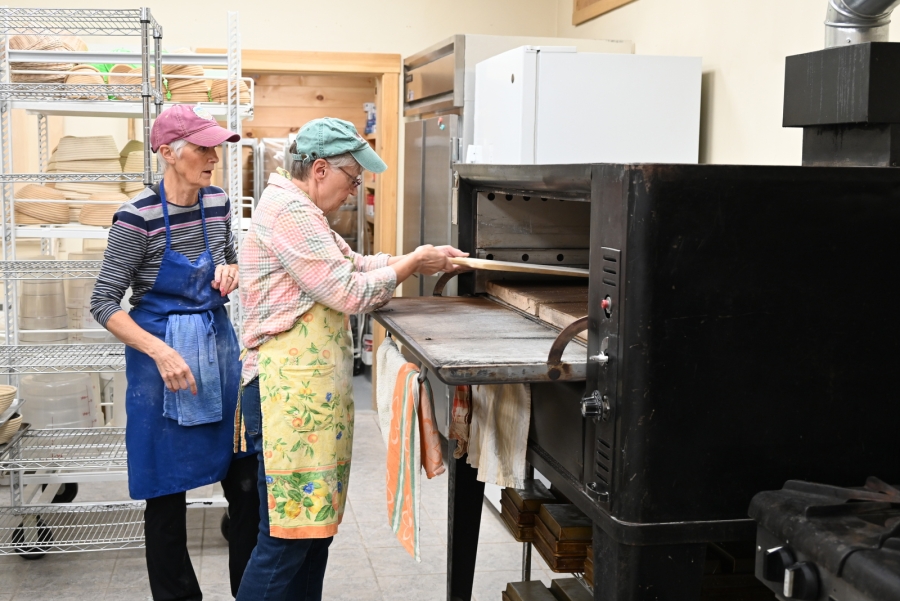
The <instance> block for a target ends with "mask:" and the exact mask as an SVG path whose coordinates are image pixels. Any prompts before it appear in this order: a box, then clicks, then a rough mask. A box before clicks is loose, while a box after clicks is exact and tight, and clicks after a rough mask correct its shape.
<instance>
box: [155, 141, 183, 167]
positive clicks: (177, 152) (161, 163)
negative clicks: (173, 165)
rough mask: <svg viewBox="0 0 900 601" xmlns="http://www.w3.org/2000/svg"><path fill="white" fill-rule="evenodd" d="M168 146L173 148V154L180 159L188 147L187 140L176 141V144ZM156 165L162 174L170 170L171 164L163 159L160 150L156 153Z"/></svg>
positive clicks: (172, 143)
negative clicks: (182, 152)
mask: <svg viewBox="0 0 900 601" xmlns="http://www.w3.org/2000/svg"><path fill="white" fill-rule="evenodd" d="M166 146H168V147H169V148H171V149H172V152H174V153H175V156H176V157H178V158H179V159H180V158H181V151H182V150H184V147H185V146H187V140H184V139H181V140H175V141H174V142H171V143H169V144H166ZM156 164H157V165H159V172H160V173H165V172H166V169H168V168H169V163H168V162H167V161H166V159H164V158H163V156H162V153H161V152H160V151H159V150H157V151H156Z"/></svg>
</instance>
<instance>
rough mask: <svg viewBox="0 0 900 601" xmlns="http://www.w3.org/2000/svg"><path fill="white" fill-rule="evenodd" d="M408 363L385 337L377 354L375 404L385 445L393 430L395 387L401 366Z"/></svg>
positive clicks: (395, 345) (391, 341) (390, 340)
mask: <svg viewBox="0 0 900 601" xmlns="http://www.w3.org/2000/svg"><path fill="white" fill-rule="evenodd" d="M406 363H407V361H406V358H405V357H404V356H403V355H402V354H400V349H398V348H397V344H396V343H395V342H394V341H393V340H392V339H390V338H385V339H384V342H382V343H381V346H379V347H378V352H377V353H376V355H375V404H376V405H377V406H378V424H379V425H380V426H381V437H382V438H383V439H384V446H385V447H387V445H388V436H389V435H390V432H391V403H393V401H394V387H395V386H396V385H397V375H398V374H399V373H400V368H401V367H403V366H404V365H405V364H406Z"/></svg>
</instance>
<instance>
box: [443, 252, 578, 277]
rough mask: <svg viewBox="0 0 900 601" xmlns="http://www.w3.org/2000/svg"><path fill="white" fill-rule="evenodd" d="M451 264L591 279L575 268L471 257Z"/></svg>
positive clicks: (462, 258)
mask: <svg viewBox="0 0 900 601" xmlns="http://www.w3.org/2000/svg"><path fill="white" fill-rule="evenodd" d="M450 262H451V263H453V264H454V265H459V266H461V267H469V268H471V269H484V270H487V271H510V272H515V273H532V274H541V275H567V276H572V277H578V278H586V277H589V275H590V272H589V271H588V270H587V269H576V268H575V267H557V266H555V265H529V264H528V263H513V262H512V261H487V260H485V259H471V258H469V257H453V258H451V259H450Z"/></svg>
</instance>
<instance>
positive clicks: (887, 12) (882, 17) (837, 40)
mask: <svg viewBox="0 0 900 601" xmlns="http://www.w3.org/2000/svg"><path fill="white" fill-rule="evenodd" d="M898 4H900V0H828V13H827V14H826V16H825V47H826V48H831V47H833V46H846V45H848V44H862V43H864V42H887V41H888V30H889V28H890V24H891V12H892V11H893V10H894V8H895V7H896V6H897V5H898Z"/></svg>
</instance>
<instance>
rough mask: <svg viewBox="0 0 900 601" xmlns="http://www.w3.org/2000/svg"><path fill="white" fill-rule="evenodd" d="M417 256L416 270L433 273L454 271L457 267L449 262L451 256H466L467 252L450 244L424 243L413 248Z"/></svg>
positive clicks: (422, 272)
mask: <svg viewBox="0 0 900 601" xmlns="http://www.w3.org/2000/svg"><path fill="white" fill-rule="evenodd" d="M415 254H416V255H417V258H418V269H416V271H418V272H419V273H421V274H423V275H434V274H436V273H438V272H441V271H443V272H450V271H456V270H457V269H458V267H457V266H456V265H454V264H453V263H451V262H450V259H451V258H452V257H468V256H469V253H464V252H462V251H461V250H459V249H458V248H453V247H452V246H449V245H447V246H432V245H430V244H425V245H423V246H420V247H419V248H417V249H416V250H415Z"/></svg>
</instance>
